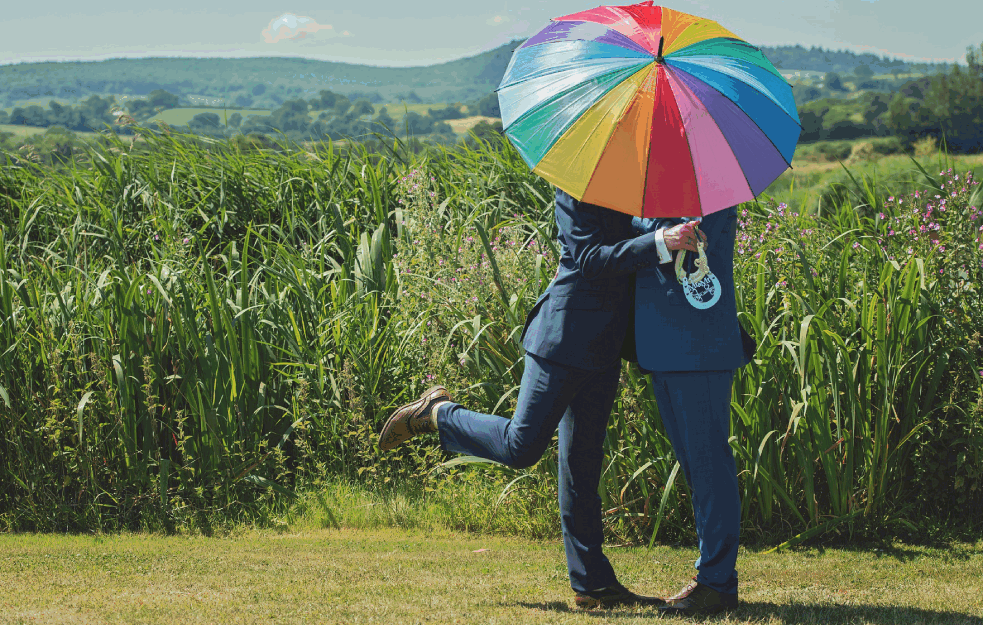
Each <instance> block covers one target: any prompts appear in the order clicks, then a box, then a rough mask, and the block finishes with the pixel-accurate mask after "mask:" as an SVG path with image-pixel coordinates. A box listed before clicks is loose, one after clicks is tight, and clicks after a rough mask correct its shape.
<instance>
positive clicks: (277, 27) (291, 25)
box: [261, 13, 351, 43]
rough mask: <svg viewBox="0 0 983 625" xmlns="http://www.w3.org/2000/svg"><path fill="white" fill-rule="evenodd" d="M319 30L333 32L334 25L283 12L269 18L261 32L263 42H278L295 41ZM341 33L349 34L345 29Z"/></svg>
mask: <svg viewBox="0 0 983 625" xmlns="http://www.w3.org/2000/svg"><path fill="white" fill-rule="evenodd" d="M319 30H327V31H331V32H332V33H333V32H334V27H333V26H332V25H331V24H318V23H317V20H315V19H313V18H310V17H306V16H303V15H294V14H293V13H284V14H283V15H281V16H280V17H277V18H275V19H273V20H271V21H270V23H269V25H268V26H267V27H266V28H264V29H263V32H262V33H261V34H262V36H263V41H264V42H265V43H278V42H280V41H285V40H291V41H297V40H300V39H304V38H305V37H307V36H308V35H313V34H314V33H316V32H318V31H319ZM329 34H330V33H329ZM341 34H342V35H343V36H349V35H351V33H349V32H348V31H347V30H346V31H344V32H343V33H341Z"/></svg>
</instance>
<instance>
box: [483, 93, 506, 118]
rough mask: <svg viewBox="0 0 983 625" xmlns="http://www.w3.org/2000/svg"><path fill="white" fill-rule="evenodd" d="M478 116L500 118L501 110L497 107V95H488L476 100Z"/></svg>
mask: <svg viewBox="0 0 983 625" xmlns="http://www.w3.org/2000/svg"><path fill="white" fill-rule="evenodd" d="M478 114H479V115H484V116H486V117H501V116H502V109H500V108H499V106H498V94H497V93H489V94H488V95H486V96H485V97H483V98H481V99H480V100H478Z"/></svg>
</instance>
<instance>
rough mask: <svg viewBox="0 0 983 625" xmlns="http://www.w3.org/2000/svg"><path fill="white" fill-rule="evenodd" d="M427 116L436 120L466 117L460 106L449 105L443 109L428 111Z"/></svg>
mask: <svg viewBox="0 0 983 625" xmlns="http://www.w3.org/2000/svg"><path fill="white" fill-rule="evenodd" d="M427 115H429V116H430V117H432V118H433V119H436V120H447V119H461V118H462V117H464V113H462V112H461V106H460V105H459V104H448V105H447V106H445V107H444V108H442V109H427Z"/></svg>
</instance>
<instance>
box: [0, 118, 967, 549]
mask: <svg viewBox="0 0 983 625" xmlns="http://www.w3.org/2000/svg"><path fill="white" fill-rule="evenodd" d="M138 132H139V129H138ZM141 135H142V136H143V139H142V140H141V141H138V142H131V141H129V140H126V141H124V140H123V139H121V138H118V137H110V138H109V139H108V140H107V141H105V142H103V143H94V144H93V145H92V146H90V147H89V148H88V149H87V150H88V151H87V152H86V154H85V155H84V157H83V158H80V159H76V160H75V161H72V162H70V163H68V164H67V165H60V166H57V167H55V166H47V165H43V164H35V163H29V162H24V161H16V162H15V161H14V160H12V159H8V160H7V164H6V166H4V167H0V273H2V275H3V279H2V280H0V424H2V429H3V431H4V432H5V436H4V437H3V438H2V439H0V485H2V486H3V488H0V527H3V528H5V529H18V530H20V529H27V530H87V529H94V528H98V529H113V528H140V527H145V528H151V529H164V530H174V529H177V528H181V527H185V526H197V527H206V526H208V524H210V523H214V522H216V519H224V520H231V521H233V522H234V521H236V520H247V521H250V522H255V520H256V519H266V518H272V517H274V516H276V514H279V513H278V512H277V511H280V512H282V511H284V510H286V509H288V507H289V505H290V502H293V501H296V500H297V494H298V493H302V494H303V493H308V492H312V491H313V490H316V489H317V488H318V485H319V484H322V483H323V482H324V481H325V480H326V479H329V478H330V479H335V478H344V479H351V480H357V481H359V482H360V483H363V484H365V485H367V486H368V487H380V488H381V487H389V486H391V485H392V484H393V483H395V482H399V481H406V480H415V481H423V482H425V483H426V484H427V485H429V486H428V488H435V487H436V485H437V484H445V483H446V484H453V483H455V481H457V482H461V481H462V480H463V479H464V478H463V477H462V476H466V475H468V474H469V472H471V471H475V470H477V471H493V472H496V474H501V475H503V476H505V477H503V478H502V479H503V481H502V482H501V483H502V484H503V485H504V486H503V487H502V493H501V498H502V499H501V501H507V500H508V498H509V497H515V496H520V497H524V496H526V495H529V494H530V493H528V492H526V491H527V490H530V489H531V490H532V491H533V492H535V493H536V498H535V499H534V500H535V501H537V502H542V501H547V500H549V495H550V493H552V492H555V477H554V475H555V451H550V452H548V453H547V455H546V456H545V457H544V460H543V461H541V462H540V463H539V464H538V465H537V466H536V467H533V468H531V469H526V470H523V471H517V472H514V471H510V470H506V469H503V468H501V467H491V468H488V467H486V466H483V465H482V466H480V467H479V466H478V465H475V467H478V468H475V467H469V466H468V465H467V464H466V463H459V462H458V463H455V464H454V465H453V466H447V465H446V463H447V461H448V460H449V458H447V457H446V456H444V455H443V454H442V453H441V452H439V450H437V449H436V448H435V447H434V446H433V444H432V443H433V440H423V441H421V443H420V444H418V445H409V446H405V447H403V448H401V449H400V450H398V451H397V452H396V453H393V454H387V455H380V454H379V453H378V449H377V446H376V438H375V436H376V435H375V432H377V431H378V429H379V427H380V426H381V423H382V421H383V420H384V419H385V418H386V416H388V414H389V412H390V411H391V410H392V409H393V408H394V407H395V406H398V405H399V404H401V403H404V402H405V401H407V398H410V397H413V396H415V395H416V394H417V393H419V392H420V391H421V390H423V389H424V388H426V387H427V386H430V385H431V384H433V382H434V380H437V379H439V381H441V382H442V383H444V384H445V385H447V386H448V387H449V388H451V389H452V391H453V392H454V393H455V397H456V398H457V399H459V400H460V401H462V402H463V403H466V404H468V405H469V406H470V407H473V408H475V409H478V410H484V411H488V412H498V413H501V414H509V413H510V411H511V409H512V408H513V407H514V402H515V396H516V392H517V388H518V383H519V379H520V378H521V373H522V348H521V344H520V341H519V334H520V332H521V328H522V324H523V321H524V317H525V313H526V311H527V310H528V309H529V307H530V306H531V305H532V303H533V302H534V301H535V299H536V297H537V296H538V295H539V293H540V292H541V291H542V289H544V288H545V287H546V285H547V284H548V283H549V281H550V279H551V278H552V276H553V273H554V271H555V268H556V262H557V257H558V253H557V249H556V242H555V226H554V223H553V217H552V205H551V202H552V191H551V189H550V187H549V185H548V184H547V183H545V182H544V181H543V180H541V179H539V178H538V177H536V176H534V175H532V174H531V173H530V172H529V171H528V168H527V167H526V165H525V164H524V163H523V162H522V160H521V158H519V156H518V154H517V153H516V152H515V151H514V150H512V149H511V148H510V147H509V146H508V145H507V144H506V143H504V141H491V142H489V141H485V140H476V141H473V142H472V143H469V144H465V145H461V146H458V147H454V148H448V147H435V148H432V149H427V150H424V151H421V152H419V153H416V151H415V150H414V149H410V148H411V146H408V145H407V144H404V143H402V142H400V141H395V142H393V143H392V144H376V145H375V146H374V147H373V148H372V149H369V148H368V147H366V146H365V145H352V146H351V147H349V146H345V148H343V149H339V148H338V147H337V146H335V145H332V144H331V143H326V144H320V145H316V146H306V147H305V148H303V149H301V148H299V146H288V145H279V144H271V145H270V146H268V147H264V146H257V145H252V144H241V143H236V142H218V141H211V140H202V139H192V138H190V137H185V136H182V135H179V134H174V133H164V134H153V133H149V132H143V133H141ZM946 158H947V157H946V156H945V155H944V154H940V156H939V159H940V161H939V162H938V163H932V162H930V161H928V160H926V159H922V160H920V161H914V162H913V163H912V164H911V166H910V167H909V170H908V171H907V173H906V174H905V176H906V178H905V181H904V182H903V183H902V182H899V179H898V178H897V177H892V176H887V177H886V178H885V177H884V176H878V175H877V174H876V173H874V172H876V169H870V170H868V169H863V168H858V167H856V166H850V167H849V168H845V169H844V174H843V177H842V178H840V179H839V180H840V181H839V182H837V183H836V184H834V185H833V187H830V189H832V190H831V191H830V190H828V191H827V192H824V195H822V196H821V197H822V199H821V201H819V202H818V203H817V204H815V205H813V204H812V202H813V200H812V199H811V198H814V197H815V196H814V195H813V191H809V192H808V193H807V194H806V195H801V194H802V193H803V190H802V189H801V188H800V189H798V190H796V189H795V188H794V186H793V185H789V186H788V187H783V186H782V184H783V183H780V184H776V186H774V187H773V188H772V189H770V190H769V191H768V193H767V194H766V197H763V198H761V199H760V200H759V201H757V202H753V203H748V204H745V205H743V206H741V207H740V210H741V215H742V217H741V222H740V227H741V232H740V235H739V249H738V263H737V278H738V289H737V291H738V300H739V302H738V308H739V311H740V315H741V320H742V323H743V324H744V325H745V327H746V329H747V330H748V331H749V332H750V333H751V334H752V335H753V336H754V337H755V338H756V340H757V341H758V345H759V349H758V353H757V356H756V359H755V363H753V364H752V365H750V366H749V367H747V368H745V369H744V370H742V371H741V372H740V373H739V374H738V376H737V377H736V379H735V386H734V396H733V402H732V406H733V424H732V426H733V438H732V446H733V448H734V452H735V455H736V457H737V459H738V464H739V471H740V482H741V488H742V496H743V502H744V509H743V517H744V523H745V528H746V532H747V533H748V535H751V536H761V537H765V538H767V539H768V540H773V541H775V542H783V541H792V542H795V541H798V540H802V539H805V538H808V537H810V536H813V535H816V534H819V533H826V532H829V531H837V532H844V533H845V534H846V535H852V534H853V533H855V532H870V531H888V532H893V533H905V532H917V531H920V530H921V529H923V528H924V527H925V526H926V524H929V525H930V524H932V523H934V524H936V525H938V524H940V523H957V524H962V525H966V526H969V527H979V524H980V522H981V521H983V519H981V518H980V516H979V514H978V513H975V512H973V510H979V509H980V508H979V504H980V503H981V499H983V488H981V485H983V472H981V470H980V467H981V466H983V405H981V402H983V390H981V382H980V379H981V373H980V372H981V369H983V366H981V361H983V352H981V349H980V335H979V332H978V328H979V327H981V326H983V319H981V313H980V311H981V310H983V306H980V295H979V291H978V285H979V284H980V283H981V282H980V278H981V277H983V276H981V272H983V267H981V260H980V259H981V256H980V248H979V246H980V241H979V237H980V232H979V230H978V228H979V227H980V223H981V219H980V217H981V211H980V205H981V204H980V201H979V200H980V191H979V186H978V185H977V183H976V181H975V180H974V179H973V178H972V176H971V175H968V174H967V172H965V171H957V170H956V169H953V168H952V164H951V163H948V162H946ZM936 171H938V172H940V173H938V174H936V173H935V172H936ZM957 177H958V178H957ZM780 182H781V181H780ZM817 185H819V182H818V181H817V182H816V185H813V186H812V187H810V188H816V186H817ZM936 190H938V191H939V192H938V193H936V192H935V191H936ZM916 192H917V194H918V195H917V196H916V195H915V194H916ZM943 194H944V195H943ZM936 195H938V196H939V197H938V198H936V197H935V196H936ZM941 200H945V202H944V203H942V202H941ZM943 206H944V207H945V208H944V210H943ZM923 227H924V229H923ZM901 233H903V234H901ZM909 248H911V250H910V251H909ZM605 444H606V446H607V458H608V460H607V465H606V466H605V469H604V474H603V480H602V488H601V495H602V500H603V501H604V506H605V511H606V517H605V518H606V527H607V529H608V531H609V533H610V534H611V535H612V536H614V537H617V538H619V539H620V540H623V541H624V542H639V541H644V542H651V541H661V540H669V539H678V538H680V537H689V536H690V533H691V531H692V530H691V526H690V523H691V519H690V516H689V515H690V514H691V513H690V512H689V504H688V498H687V492H686V485H685V483H684V480H683V479H682V477H681V476H680V475H679V473H678V470H677V469H676V463H675V459H674V458H673V455H672V450H671V446H670V445H669V443H668V440H667V439H666V437H665V434H664V431H663V429H662V426H661V423H660V421H659V418H658V408H657V405H656V403H655V401H654V398H653V396H652V394H651V391H650V390H649V389H648V388H647V387H646V383H645V379H644V378H643V376H642V375H641V374H640V372H639V371H638V369H637V368H635V367H634V366H630V365H625V367H624V369H623V372H622V387H621V392H620V394H619V397H618V399H617V402H616V405H615V409H614V411H613V414H612V418H611V422H610V426H609V435H608V437H607V441H606V443H605ZM438 468H439V469H440V470H435V469H438ZM479 474H480V473H479ZM326 476H327V477H326ZM424 492H429V491H424ZM303 496H307V495H303ZM537 505H539V504H537ZM974 506H975V507H974ZM271 511H272V512H271ZM516 531H523V530H516ZM536 531H537V532H538V531H542V530H536Z"/></svg>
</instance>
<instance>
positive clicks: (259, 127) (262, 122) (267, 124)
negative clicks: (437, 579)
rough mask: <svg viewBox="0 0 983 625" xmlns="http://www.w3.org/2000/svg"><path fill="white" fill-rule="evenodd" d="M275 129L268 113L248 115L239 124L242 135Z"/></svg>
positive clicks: (270, 131)
mask: <svg viewBox="0 0 983 625" xmlns="http://www.w3.org/2000/svg"><path fill="white" fill-rule="evenodd" d="M276 130H277V129H276V126H274V125H273V120H272V117H271V116H270V115H250V116H249V117H247V118H246V119H245V121H243V122H242V124H241V125H240V126H239V131H240V132H242V134H244V135H263V134H268V133H273V132H276Z"/></svg>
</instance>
